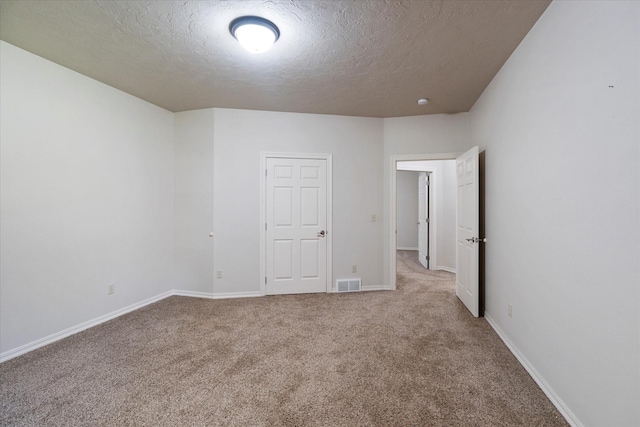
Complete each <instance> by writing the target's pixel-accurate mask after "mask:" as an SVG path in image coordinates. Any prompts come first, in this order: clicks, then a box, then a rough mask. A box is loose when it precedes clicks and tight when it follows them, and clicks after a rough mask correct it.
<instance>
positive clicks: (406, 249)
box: [396, 247, 418, 251]
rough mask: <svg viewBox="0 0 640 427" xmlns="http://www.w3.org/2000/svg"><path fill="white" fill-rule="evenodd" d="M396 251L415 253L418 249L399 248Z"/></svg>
mask: <svg viewBox="0 0 640 427" xmlns="http://www.w3.org/2000/svg"><path fill="white" fill-rule="evenodd" d="M396 250H397V251H417V250H418V248H401V247H397V248H396Z"/></svg>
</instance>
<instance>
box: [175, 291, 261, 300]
mask: <svg viewBox="0 0 640 427" xmlns="http://www.w3.org/2000/svg"><path fill="white" fill-rule="evenodd" d="M173 295H176V296H181V297H195V298H208V299H229V298H252V297H261V296H262V294H261V293H260V292H228V293H219V294H216V293H213V292H194V291H173Z"/></svg>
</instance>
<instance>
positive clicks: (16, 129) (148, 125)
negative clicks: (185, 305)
mask: <svg viewBox="0 0 640 427" xmlns="http://www.w3.org/2000/svg"><path fill="white" fill-rule="evenodd" d="M0 67H1V68H0V93H1V100H0V110H1V111H0V115H1V116H2V127H1V130H0V150H1V166H0V170H1V172H0V173H1V177H0V186H1V187H0V198H1V199H0V216H1V221H0V227H1V230H0V266H1V268H0V270H1V273H0V353H6V352H7V351H9V350H13V349H15V348H17V347H19V346H22V345H24V344H27V343H30V342H32V341H35V340H38V339H41V338H44V337H46V336H48V335H50V334H53V333H56V332H60V331H62V330H64V329H66V328H69V327H73V326H76V325H78V324H80V323H82V322H85V321H89V320H92V319H94V318H96V317H98V316H101V315H105V314H107V313H110V312H113V311H115V310H118V309H121V308H123V307H126V306H128V305H131V304H133V303H137V302H140V301H142V300H144V299H146V298H150V297H153V296H157V295H158V294H161V293H162V292H165V291H168V290H170V289H172V273H173V269H172V263H173V260H172V259H173V253H172V247H173V244H172V236H173V114H171V113H170V112H168V111H166V110H163V109H161V108H158V107H155V106H153V105H151V104H148V103H146V102H144V101H141V100H140V99H137V98H134V97H133V96H130V95H127V94H125V93H123V92H120V91H118V90H116V89H113V88H111V87H108V86H106V85H104V84H102V83H99V82H97V81H95V80H92V79H89V78H87V77H85V76H82V75H80V74H78V73H75V72H73V71H70V70H68V69H66V68H63V67H61V66H59V65H56V64H54V63H52V62H49V61H46V60H44V59H42V58H40V57H37V56H35V55H32V54H30V53H28V52H25V51H23V50H21V49H18V48H16V47H14V46H12V45H10V44H7V43H4V42H0ZM108 283H114V284H115V294H113V295H110V296H108V295H107V286H108Z"/></svg>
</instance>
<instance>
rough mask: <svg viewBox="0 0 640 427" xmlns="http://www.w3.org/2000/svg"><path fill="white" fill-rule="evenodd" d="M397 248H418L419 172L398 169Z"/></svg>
mask: <svg viewBox="0 0 640 427" xmlns="http://www.w3.org/2000/svg"><path fill="white" fill-rule="evenodd" d="M397 174H398V175H397V181H396V191H397V193H396V197H397V199H398V208H397V211H398V214H397V215H398V216H397V220H396V221H397V223H398V240H397V242H396V247H397V248H398V249H415V250H417V249H418V175H419V174H420V173H419V172H412V171H398V172H397Z"/></svg>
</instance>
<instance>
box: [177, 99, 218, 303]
mask: <svg viewBox="0 0 640 427" xmlns="http://www.w3.org/2000/svg"><path fill="white" fill-rule="evenodd" d="M213 121H214V114H213V110H212V109H206V110H196V111H187V112H183V113H176V114H175V149H174V153H175V154H174V155H175V159H174V173H175V206H174V209H175V238H174V239H175V240H174V242H175V243H174V245H175V266H174V267H175V288H176V289H179V290H183V291H191V292H203V293H209V294H211V293H212V292H213V238H211V237H209V233H211V232H212V231H213V127H214V123H213Z"/></svg>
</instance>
